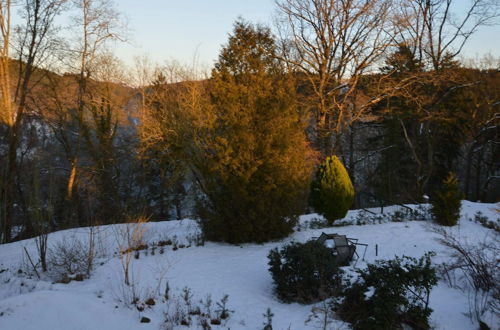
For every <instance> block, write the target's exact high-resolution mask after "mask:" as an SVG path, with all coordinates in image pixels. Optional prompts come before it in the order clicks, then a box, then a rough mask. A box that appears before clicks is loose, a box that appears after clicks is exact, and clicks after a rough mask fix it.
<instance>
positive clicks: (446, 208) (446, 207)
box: [431, 173, 463, 226]
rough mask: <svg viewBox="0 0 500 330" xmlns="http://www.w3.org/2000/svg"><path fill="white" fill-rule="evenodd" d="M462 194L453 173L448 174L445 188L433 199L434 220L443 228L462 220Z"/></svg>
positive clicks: (444, 184)
mask: <svg viewBox="0 0 500 330" xmlns="http://www.w3.org/2000/svg"><path fill="white" fill-rule="evenodd" d="M462 197H463V195H462V192H461V191H460V187H459V185H458V180H457V178H456V177H455V175H454V174H453V173H450V174H448V176H447V177H446V179H445V180H444V181H443V186H442V187H441V189H440V190H439V191H438V192H437V193H436V195H435V196H434V198H433V199H432V207H431V212H432V215H433V216H434V219H435V220H436V221H437V223H439V224H440V225H443V226H454V225H456V224H457V222H458V219H459V218H460V206H461V203H462Z"/></svg>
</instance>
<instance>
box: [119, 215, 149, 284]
mask: <svg viewBox="0 0 500 330" xmlns="http://www.w3.org/2000/svg"><path fill="white" fill-rule="evenodd" d="M147 221H148V219H147V218H146V217H139V218H137V219H136V220H134V221H132V222H130V223H127V224H125V225H124V226H117V227H116V228H115V238H116V241H117V244H118V249H119V256H120V261H121V265H122V269H123V275H124V281H125V284H126V285H130V279H129V270H130V263H131V261H132V257H133V251H137V250H139V249H140V248H141V247H143V246H144V245H145V244H144V241H143V239H144V234H145V233H146V227H145V226H144V224H146V223H147Z"/></svg>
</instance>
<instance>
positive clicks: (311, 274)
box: [268, 241, 342, 304]
mask: <svg viewBox="0 0 500 330" xmlns="http://www.w3.org/2000/svg"><path fill="white" fill-rule="evenodd" d="M268 258H269V263H268V264H269V266H270V267H269V271H270V272H271V275H272V277H273V280H274V284H275V286H276V293H277V295H278V297H279V298H280V299H281V300H283V301H285V302H299V303H303V304H307V303H311V302H315V301H320V300H323V299H326V298H328V297H331V296H332V295H336V294H337V293H338V292H340V288H341V274H342V270H341V269H339V267H338V265H337V263H336V260H335V256H334V255H333V253H332V250H331V249H329V248H327V247H326V246H324V245H323V244H321V243H318V242H316V241H309V242H307V243H291V244H289V245H286V246H284V247H283V248H281V250H278V248H276V249H273V250H271V251H270V252H269V255H268Z"/></svg>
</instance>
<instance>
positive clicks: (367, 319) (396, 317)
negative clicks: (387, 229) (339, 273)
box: [335, 253, 437, 330]
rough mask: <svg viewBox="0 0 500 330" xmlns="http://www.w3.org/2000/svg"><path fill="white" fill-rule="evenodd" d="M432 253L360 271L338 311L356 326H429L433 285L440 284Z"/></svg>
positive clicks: (423, 327)
mask: <svg viewBox="0 0 500 330" xmlns="http://www.w3.org/2000/svg"><path fill="white" fill-rule="evenodd" d="M431 255H432V254H431V253H427V254H425V255H424V256H423V257H422V258H420V259H415V258H410V257H403V258H399V257H396V258H395V259H393V260H385V261H378V262H377V263H376V264H369V265H368V267H367V268H366V269H364V270H359V271H358V273H359V275H360V276H359V278H358V280H357V281H356V282H354V283H353V284H352V285H351V286H349V287H348V288H347V289H346V290H344V292H343V294H342V295H343V297H344V298H343V299H342V300H341V301H340V302H339V303H337V304H336V306H335V310H336V312H337V314H338V315H339V316H340V318H341V319H342V320H343V321H346V322H349V323H351V324H352V327H353V329H363V330H366V329H399V328H401V326H402V325H403V324H406V325H408V326H410V327H412V328H413V329H429V322H428V318H429V316H430V314H431V313H432V309H430V308H429V295H430V291H431V288H432V287H433V286H434V285H435V284H436V283H437V277H436V271H435V269H434V268H433V267H432V266H431V260H430V257H431Z"/></svg>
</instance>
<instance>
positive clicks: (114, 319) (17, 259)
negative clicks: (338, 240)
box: [0, 202, 499, 330]
mask: <svg viewBox="0 0 500 330" xmlns="http://www.w3.org/2000/svg"><path fill="white" fill-rule="evenodd" d="M396 208H397V207H396ZM495 208H499V205H498V204H496V205H495V204H481V203H471V202H463V205H462V219H461V221H460V224H459V225H458V226H455V227H453V228H451V229H450V231H452V232H453V233H454V234H455V235H457V236H459V237H460V238H461V239H462V240H464V241H468V242H479V241H482V240H484V239H485V238H488V237H491V236H492V235H493V236H494V235H498V234H497V233H495V232H494V231H493V230H491V229H487V228H485V227H483V226H481V225H480V224H478V223H475V222H472V221H469V220H468V219H469V218H473V217H474V214H475V213H476V212H477V211H481V212H482V213H483V214H484V215H486V216H488V217H489V218H490V220H493V221H496V219H497V218H498V217H499V215H498V212H497V211H495ZM358 213H359V211H350V212H349V214H348V217H347V219H351V220H353V219H356V217H357V215H358ZM315 217H317V215H314V214H313V215H305V216H303V217H302V218H301V222H303V223H304V222H306V221H310V220H311V219H313V218H315ZM353 221H354V220H353ZM123 228H124V225H113V226H102V227H99V229H98V230H97V231H96V234H95V235H96V236H95V237H96V253H97V255H98V259H97V263H96V266H95V269H94V271H93V272H92V275H91V277H90V279H86V280H84V281H71V282H70V283H68V284H61V283H54V281H53V280H52V279H51V278H50V277H49V275H47V274H41V277H42V279H41V280H39V279H38V278H37V276H36V275H35V274H30V273H31V271H30V266H29V261H28V260H27V258H26V253H25V251H24V248H26V250H27V251H28V253H29V254H30V255H31V256H32V258H36V247H35V240H34V239H30V240H25V241H20V242H15V243H11V244H4V245H0V329H1V330H11V329H12V330H17V329H25V330H29V329H53V330H59V329H61V330H63V329H110V330H114V329H161V328H162V325H163V322H164V319H165V316H164V313H165V312H167V311H168V312H169V313H170V314H172V310H173V309H175V308H176V303H175V301H176V299H177V300H181V299H180V296H181V295H182V290H183V288H185V287H188V288H190V290H191V292H192V294H193V298H192V299H191V301H192V304H193V305H195V304H198V305H200V306H202V305H203V304H199V303H198V301H200V300H202V299H203V300H206V297H207V295H211V298H212V300H213V304H212V309H213V310H215V309H216V308H217V307H216V305H215V303H216V302H217V301H220V299H221V298H222V296H223V295H224V294H227V295H229V300H228V307H229V309H230V310H233V311H234V313H232V314H231V317H230V318H229V319H228V320H223V323H222V325H221V326H218V327H215V326H213V328H214V329H218V328H220V329H227V328H231V329H262V328H263V324H264V316H263V314H264V313H265V312H266V309H267V308H271V311H272V313H274V318H273V328H274V329H278V330H281V329H292V330H293V329H315V328H317V326H318V325H317V324H315V323H314V322H309V323H307V324H305V321H306V320H307V319H308V316H309V315H310V314H311V308H312V307H313V306H314V305H300V304H283V303H280V302H279V301H278V300H277V298H276V296H275V295H274V294H273V283H272V279H271V275H270V273H269V271H268V266H267V255H268V253H269V250H270V249H272V248H274V247H279V246H282V245H284V244H286V243H288V242H290V241H299V242H304V241H307V240H309V239H311V238H312V237H317V236H319V235H320V234H321V232H322V231H324V232H326V233H340V234H346V235H347V236H348V237H354V238H358V239H359V242H361V243H366V244H368V245H369V246H368V250H367V253H366V256H365V261H362V260H360V261H359V262H357V265H356V267H358V268H359V267H364V266H365V265H366V262H373V261H375V260H376V259H388V258H393V257H394V256H395V255H400V256H401V255H406V256H413V257H420V256H422V255H423V254H424V253H425V252H427V251H435V252H436V256H435V257H434V258H433V261H434V262H435V263H441V262H444V261H446V260H447V259H448V255H449V252H450V251H449V250H448V248H446V247H444V246H442V245H441V244H440V243H439V242H437V240H436V238H437V237H439V235H438V234H436V233H435V232H434V231H433V224H431V223H430V222H426V221H409V222H388V223H382V224H373V225H363V226H357V225H349V226H343V227H334V228H324V229H307V230H304V229H303V230H301V231H300V232H296V233H294V234H293V235H291V236H290V237H289V238H287V239H285V240H283V241H279V242H272V243H267V244H261V245H257V244H245V245H242V246H233V245H228V244H219V243H210V242H207V243H206V244H205V245H204V246H196V244H194V243H192V244H191V246H190V247H187V248H179V249H178V250H176V251H174V250H173V249H172V245H168V246H165V248H164V253H161V254H160V249H159V248H157V249H156V250H155V254H154V255H152V253H151V250H149V252H148V255H147V256H146V255H145V251H141V253H140V257H139V259H135V258H132V259H131V269H130V280H131V282H132V283H133V284H134V285H133V286H126V285H124V284H122V283H123V270H122V264H121V262H120V258H119V254H118V253H117V251H118V243H119V241H120V234H119V233H120V232H122V229H123ZM145 228H146V229H147V230H146V233H145V241H146V242H148V243H150V244H152V243H154V242H159V241H162V240H167V239H171V240H172V239H173V240H174V241H175V240H176V241H178V245H180V244H185V245H189V242H188V240H187V239H186V238H187V237H188V236H190V237H194V236H195V235H196V233H198V227H197V225H196V223H195V222H194V221H192V220H183V221H169V222H159V223H148V224H146V225H145ZM88 237H89V229H87V228H79V229H72V230H66V231H60V232H56V233H53V234H51V235H50V236H49V246H50V247H54V246H56V245H57V244H58V242H65V243H66V244H70V243H72V242H76V241H78V240H80V241H82V242H84V241H85V240H86V239H88ZM375 244H377V245H378V257H376V256H375ZM52 276H53V275H52ZM52 278H53V277H52ZM167 282H168V285H169V287H170V299H169V300H168V301H165V300H164V299H163V298H162V296H163V295H164V292H165V286H166V283H167ZM134 295H135V296H137V297H139V300H140V302H139V305H140V306H141V305H142V303H144V302H145V301H146V300H147V299H148V298H154V300H155V305H154V306H148V305H144V310H143V311H139V310H138V309H137V308H136V307H135V306H133V305H131V304H130V303H129V302H130V300H131V299H133V298H132V297H133V296H134ZM468 301H469V300H468V297H467V293H464V292H462V291H460V290H458V289H454V288H450V287H449V286H448V285H447V284H446V283H445V282H444V281H440V282H439V284H438V285H437V286H436V287H435V288H434V290H433V291H432V293H431V308H433V309H434V312H433V314H432V317H431V324H432V325H433V326H434V327H435V328H436V329H450V330H452V329H453V330H459V329H475V328H477V325H475V324H473V323H472V322H471V321H470V320H469V318H468V317H467V316H465V315H464V314H465V313H466V312H468V310H469V303H468ZM144 316H145V317H147V318H149V319H151V322H150V323H140V319H141V318H142V317H144ZM494 321H499V320H493V321H492V322H494ZM497 324H498V323H497ZM198 327H199V325H197V324H193V325H192V326H191V328H198ZM180 328H184V329H185V328H186V327H180ZM331 328H332V329H347V328H348V326H347V325H346V324H342V322H340V321H338V322H336V323H333V324H332V325H331ZM497 329H498V328H497Z"/></svg>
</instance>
